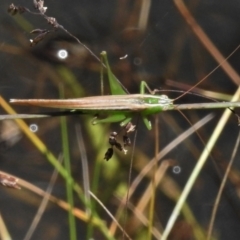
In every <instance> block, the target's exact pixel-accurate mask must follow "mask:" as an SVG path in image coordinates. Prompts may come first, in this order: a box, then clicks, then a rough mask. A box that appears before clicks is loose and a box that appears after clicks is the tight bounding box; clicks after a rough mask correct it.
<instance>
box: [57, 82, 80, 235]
mask: <svg viewBox="0 0 240 240" xmlns="http://www.w3.org/2000/svg"><path fill="white" fill-rule="evenodd" d="M60 95H61V97H63V95H64V93H63V87H60ZM61 134H62V149H63V162H64V166H65V169H66V171H67V174H68V176H67V178H65V182H66V191H67V201H68V203H69V206H70V208H69V210H68V222H69V238H70V239H71V240H77V231H76V221H75V217H74V214H73V208H74V200H73V191H74V189H73V179H72V177H71V176H72V174H71V162H70V154H69V142H68V131H67V121H66V117H61Z"/></svg>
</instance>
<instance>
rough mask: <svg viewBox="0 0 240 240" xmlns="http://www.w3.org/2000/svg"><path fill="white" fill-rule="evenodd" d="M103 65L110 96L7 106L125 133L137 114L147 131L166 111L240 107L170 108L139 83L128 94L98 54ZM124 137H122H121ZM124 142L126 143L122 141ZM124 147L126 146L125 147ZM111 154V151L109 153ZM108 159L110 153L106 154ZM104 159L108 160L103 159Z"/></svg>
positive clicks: (200, 105) (28, 101)
mask: <svg viewBox="0 0 240 240" xmlns="http://www.w3.org/2000/svg"><path fill="white" fill-rule="evenodd" d="M101 55H102V57H103V60H104V63H105V64H106V68H107V74H108V80H109V85H110V89H111V93H112V95H105V96H92V97H83V98H75V99H60V100H56V99H11V100H10V103H13V104H18V105H34V106H40V107H49V108H60V109H65V110H68V111H67V112H63V113H68V114H92V115H95V116H96V117H95V118H94V119H93V121H92V123H93V124H98V123H112V122H120V126H122V127H124V126H128V129H127V130H126V132H129V131H131V130H133V129H134V127H132V126H130V127H129V125H128V124H129V123H130V122H131V120H132V118H133V117H134V115H136V114H139V115H140V116H141V117H142V119H143V122H144V124H145V126H146V127H147V129H148V130H151V128H152V126H151V122H150V121H149V119H148V117H149V116H150V115H153V114H156V113H159V112H162V111H169V110H177V109H178V110H190V109H203V108H227V107H228V108H229V107H240V102H212V103H193V104H174V103H173V102H174V99H170V98H168V96H166V95H154V94H155V92H156V91H151V90H150V88H149V87H148V85H147V83H146V82H144V81H142V82H141V85H140V94H128V93H127V92H126V91H125V90H124V89H123V87H122V86H121V84H120V83H119V81H118V80H117V79H116V77H115V76H114V74H113V73H112V71H111V68H110V66H109V63H108V59H107V54H106V52H102V53H101ZM146 89H147V90H148V91H149V92H150V94H146V93H145V90H146ZM63 113H59V114H56V113H55V114H54V113H53V114H46V115H42V114H41V115H36V114H33V115H29V114H17V115H2V116H0V120H3V119H15V118H35V117H37V118H38V117H50V116H56V115H58V116H60V115H63ZM101 113H104V114H105V115H107V117H106V118H103V119H98V117H97V116H98V114H101ZM115 136H116V134H115V133H114V134H112V135H111V137H110V138H111V139H112V141H113V142H114V143H113V142H112V143H110V144H111V145H112V146H113V145H115V146H116V147H117V148H119V149H121V150H123V148H122V147H121V146H118V143H117V142H115ZM125 137H126V136H125ZM109 141H110V140H109ZM126 141H128V140H126ZM126 145H127V144H126ZM111 151H112V150H111ZM109 155H110V156H111V155H112V153H111V152H110V153H109ZM107 159H108V157H107Z"/></svg>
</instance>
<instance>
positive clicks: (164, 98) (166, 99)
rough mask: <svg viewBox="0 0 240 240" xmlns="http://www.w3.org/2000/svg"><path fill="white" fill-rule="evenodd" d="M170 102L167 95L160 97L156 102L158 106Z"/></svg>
mask: <svg viewBox="0 0 240 240" xmlns="http://www.w3.org/2000/svg"><path fill="white" fill-rule="evenodd" d="M171 102H172V100H171V99H170V98H169V97H168V96H167V95H161V96H160V98H159V100H158V103H159V104H169V103H171Z"/></svg>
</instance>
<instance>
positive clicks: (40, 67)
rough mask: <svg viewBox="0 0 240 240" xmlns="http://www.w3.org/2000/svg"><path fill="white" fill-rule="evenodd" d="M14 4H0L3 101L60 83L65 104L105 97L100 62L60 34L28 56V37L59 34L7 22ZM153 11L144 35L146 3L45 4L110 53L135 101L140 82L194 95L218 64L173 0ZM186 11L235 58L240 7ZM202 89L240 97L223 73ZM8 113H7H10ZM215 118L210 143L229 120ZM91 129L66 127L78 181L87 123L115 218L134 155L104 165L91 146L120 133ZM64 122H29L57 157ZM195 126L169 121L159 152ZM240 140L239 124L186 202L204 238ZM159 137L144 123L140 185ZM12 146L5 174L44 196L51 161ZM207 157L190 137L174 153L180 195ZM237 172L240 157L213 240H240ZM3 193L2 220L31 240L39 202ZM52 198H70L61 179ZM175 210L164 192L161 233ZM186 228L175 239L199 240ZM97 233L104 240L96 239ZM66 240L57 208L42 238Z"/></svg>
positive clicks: (53, 92)
mask: <svg viewBox="0 0 240 240" xmlns="http://www.w3.org/2000/svg"><path fill="white" fill-rule="evenodd" d="M143 2H144V1H143ZM11 3H12V2H10V1H6V0H5V1H2V2H1V5H0V6H1V7H0V11H1V12H0V18H1V27H0V29H1V34H0V51H1V54H0V76H1V78H0V83H1V85H0V93H1V95H2V96H3V97H4V98H5V99H6V100H8V99H10V98H53V99H54V98H56V99H57V98H59V90H58V88H59V85H60V84H62V85H63V86H64V88H65V96H66V98H71V97H82V96H91V95H99V94H100V81H99V80H100V73H99V72H100V64H99V62H98V61H96V59H95V58H94V57H93V56H91V55H90V54H89V52H87V51H86V50H84V49H83V47H82V46H81V45H79V44H78V43H76V41H75V40H74V39H73V38H71V37H70V36H68V35H67V34H66V33H64V32H63V31H61V30H58V31H56V32H52V33H50V34H49V35H47V36H46V37H45V38H44V39H43V40H42V41H41V42H39V43H38V44H37V45H36V46H34V47H30V42H29V39H30V38H33V35H31V34H30V31H31V30H33V29H35V28H44V29H45V28H48V29H50V28H51V27H50V26H49V25H47V23H46V21H45V20H44V19H42V18H41V17H40V16H34V15H31V14H28V13H24V14H23V15H21V16H19V15H17V16H14V17H12V16H11V15H9V14H8V13H7V9H8V6H9V5H10V4H11ZM150 3H151V6H150V10H149V12H148V11H147V10H146V9H145V13H146V14H147V15H146V20H145V21H143V22H144V24H145V26H142V25H140V24H139V19H140V12H141V10H142V8H143V5H142V4H143V3H142V2H141V1H124V0H123V1H120V0H119V1H117V0H115V1H100V0H99V1H90V0H88V1H84V0H81V1H53V0H49V1H45V5H46V6H47V7H48V10H47V14H48V15H49V16H53V17H55V18H56V19H57V21H58V22H59V24H61V25H63V26H64V27H65V28H66V29H67V30H68V31H69V32H71V33H72V34H74V35H75V36H77V37H78V38H79V39H80V40H81V41H82V42H83V43H84V44H86V45H87V46H88V47H89V48H90V49H91V50H92V51H93V52H94V53H95V54H96V55H97V56H99V54H100V52H101V51H102V50H105V51H107V53H108V57H109V61H110V66H111V67H112V70H113V72H114V73H115V75H116V76H117V77H118V79H120V81H121V82H122V84H123V85H124V86H125V87H126V88H127V89H128V91H129V92H130V93H138V92H139V85H140V81H141V80H145V81H146V82H147V83H148V84H149V86H150V87H151V88H152V89H154V88H158V89H176V88H175V87H172V86H168V85H167V84H166V80H167V79H171V80H174V81H176V82H177V83H178V82H179V83H186V84H189V85H190V86H193V85H194V84H195V83H197V82H198V81H199V80H200V79H201V78H203V77H204V76H205V75H206V74H208V73H209V72H210V71H211V70H212V69H213V68H214V67H216V66H217V63H216V61H215V60H214V59H213V57H212V56H211V54H210V53H209V52H208V51H207V50H206V49H205V48H204V47H203V45H202V44H201V43H200V41H199V39H198V38H197V37H196V36H195V35H194V34H193V32H192V30H191V29H190V28H189V26H188V25H187V23H186V21H185V19H184V18H183V17H182V15H181V14H180V13H179V11H178V10H177V8H176V6H175V5H174V3H173V2H172V1H169V0H159V1H157V0H153V1H150ZM14 4H15V5H18V6H19V5H21V6H25V7H27V8H29V9H31V10H33V11H34V9H33V6H32V2H31V1H17V2H14ZM186 5H187V6H188V8H189V9H190V11H191V13H192V14H193V16H194V18H195V20H196V21H197V22H198V24H199V25H200V26H201V27H202V28H203V30H204V31H205V33H206V34H207V35H208V37H209V38H210V39H211V40H212V42H213V43H214V44H215V46H216V47H217V48H218V49H219V51H220V52H221V53H222V54H223V55H224V56H228V55H229V54H230V53H231V52H232V51H233V50H234V49H235V48H236V47H237V45H238V44H239V43H240V31H239V29H240V24H239V23H240V14H239V12H240V3H239V1H237V0H231V1H224V0H221V1H216V0H212V1H209V0H206V1H203V0H202V1H186ZM61 48H65V49H67V50H68V51H69V57H68V59H66V61H61V60H59V59H58V58H57V57H56V53H57V51H58V50H59V49H61ZM126 54H127V55H128V57H127V58H126V59H123V60H120V57H123V56H125V55H126ZM229 62H230V63H231V65H232V66H233V67H234V68H235V70H236V71H239V63H240V54H239V51H238V52H236V53H235V54H234V55H233V56H232V57H231V58H230V60H229ZM66 74H68V75H66ZM70 74H71V75H72V76H73V77H72V79H75V80H76V82H77V85H76V87H75V86H74V85H73V84H69V83H68V82H67V80H66V78H67V76H68V77H69V76H70ZM64 76H66V77H65V78H64ZM200 87H201V88H203V89H206V90H209V91H216V92H222V93H227V94H230V95H231V94H233V93H234V91H235V90H236V89H237V86H236V85H235V83H233V81H232V80H231V79H230V78H229V77H228V76H227V75H226V74H225V73H224V72H223V70H222V69H221V68H220V69H218V70H216V71H215V72H214V73H213V74H212V75H211V76H210V77H209V78H208V79H207V80H205V82H203V83H202V84H201V86H200ZM105 92H106V93H109V90H108V89H107V88H106V90H105ZM167 94H168V95H169V96H170V97H172V98H174V97H176V96H178V95H179V93H177V94H176V93H175V94H174V93H167ZM198 101H199V102H201V101H203V100H202V99H201V98H198V97H194V96H187V97H184V98H183V99H181V100H179V102H180V103H181V102H198ZM15 109H16V110H17V111H18V112H23V113H29V112H40V111H41V109H40V108H36V107H32V108H29V107H15ZM0 111H1V113H4V111H3V110H2V109H0ZM208 112H210V111H201V110H200V111H189V112H186V115H187V117H188V118H189V119H190V121H191V122H192V123H194V122H196V121H197V120H198V119H200V118H201V117H203V116H205V115H206V114H207V113H208ZM212 112H214V113H215V115H216V117H215V118H214V120H213V121H211V122H210V123H209V124H207V126H205V127H204V128H202V129H201V130H200V133H201V136H202V137H203V139H204V141H205V142H206V141H207V139H208V137H209V136H210V135H211V132H212V130H213V128H214V126H215V125H216V123H217V120H218V118H219V116H220V114H221V112H222V111H221V110H213V111H212ZM84 120H86V118H85V117H81V116H80V117H69V118H68V124H69V142H70V148H71V162H72V171H73V176H74V178H75V179H76V181H77V182H79V184H80V185H82V173H81V163H80V153H79V149H78V144H77V138H76V130H75V127H74V126H75V125H76V124H79V123H80V124H81V126H82V129H83V139H84V143H85V146H86V151H87V156H88V163H89V171H90V181H91V178H93V177H94V176H93V173H94V170H93V169H94V164H95V163H96V161H100V160H101V161H102V164H103V166H102V167H103V170H102V174H101V177H100V180H99V194H96V195H98V197H99V198H100V199H105V200H106V201H105V202H104V203H105V204H106V205H107V206H108V207H109V209H110V210H112V211H113V212H114V211H115V208H116V207H117V206H116V205H117V204H116V200H114V197H113V192H114V189H116V188H118V187H119V185H120V184H121V183H125V184H126V182H127V179H128V172H129V165H130V163H129V162H130V154H129V155H123V154H121V153H120V154H116V155H118V157H119V160H116V159H115V158H114V159H112V162H111V161H109V162H105V161H103V160H102V159H101V156H103V155H102V152H103V154H104V151H105V149H106V145H104V146H103V147H101V146H93V143H92V141H93V139H94V138H98V139H99V138H100V139H102V140H100V141H102V142H103V144H104V143H107V139H108V133H109V131H111V130H115V128H118V125H112V126H109V128H110V129H111V130H109V129H107V128H108V127H106V126H103V127H104V129H105V130H106V129H107V130H106V134H103V136H101V134H102V133H100V132H99V133H98V132H97V130H96V131H95V132H94V129H95V127H94V126H93V127H92V126H90V127H88V128H90V129H92V130H88V128H87V127H86V125H87V124H88V125H89V122H90V119H87V122H86V123H85V121H84ZM59 122H60V121H59V119H57V118H54V119H38V120H28V121H27V123H28V124H32V123H36V124H38V127H39V130H38V132H37V135H38V136H39V137H40V138H41V139H42V140H43V141H44V143H45V144H46V145H47V147H48V148H49V150H51V151H52V152H53V153H54V154H55V155H56V156H58V155H59V154H60V153H61V152H62V143H61V132H60V126H59ZM188 127H189V123H187V122H186V120H185V119H183V117H182V116H181V115H180V114H179V113H178V112H177V111H176V112H170V113H163V114H161V115H160V133H159V135H160V148H163V147H164V146H165V145H166V144H168V143H169V142H170V141H171V140H173V139H174V138H175V137H176V136H177V135H178V134H180V133H181V132H182V131H184V130H185V129H187V128H188ZM96 129H97V127H96ZM2 131H3V130H2ZM89 131H92V132H89ZM238 131H239V129H238V126H237V120H236V118H235V117H234V116H232V118H231V119H230V121H229V123H228V124H227V126H226V128H225V129H224V132H223V134H222V135H221V137H220V139H219V141H218V143H217V146H216V147H215V148H214V151H213V154H212V155H213V160H209V162H208V163H207V164H206V166H205V168H204V170H203V172H202V173H201V175H200V177H199V178H198V181H197V183H196V184H195V185H196V186H195V188H194V189H193V190H192V192H191V194H190V196H189V198H188V204H189V206H190V208H191V210H192V211H193V214H194V216H195V218H196V219H197V222H198V223H199V224H200V225H201V226H202V228H203V229H207V226H208V224H209V220H210V216H211V211H212V207H213V204H214V200H215V197H216V194H217V191H218V190H219V185H220V182H221V178H222V175H223V173H224V172H225V169H226V165H227V163H228V162H229V160H230V156H231V152H232V149H233V146H234V144H235V141H236V137H237V133H238ZM154 134H155V132H154V130H152V131H151V132H149V131H147V130H146V129H145V126H144V125H143V124H142V122H141V121H140V122H139V128H138V134H137V143H136V148H137V149H136V155H135V158H134V162H135V163H134V171H133V176H136V175H137V174H138V172H139V168H138V167H137V164H140V165H141V163H143V162H144V161H143V160H142V159H141V157H139V156H142V155H137V152H140V153H141V154H144V156H145V157H146V158H147V161H149V160H150V159H151V158H152V157H153V156H154V147H155V141H154ZM190 144H192V145H190ZM9 145H10V144H9V143H8V142H4V141H3V140H2V142H1V146H2V147H1V148H2V151H1V153H0V160H1V161H0V164H1V165H0V168H1V170H2V171H6V172H8V173H10V174H13V175H16V176H18V177H19V178H22V179H24V180H27V181H29V182H31V183H33V184H35V185H37V186H38V187H40V188H42V189H46V187H47V185H48V183H49V179H50V176H51V174H52V171H53V168H52V166H51V165H50V164H49V163H48V162H47V161H46V159H45V157H44V156H43V155H41V154H40V153H39V152H38V151H37V150H36V149H35V147H34V146H33V145H32V143H31V142H29V140H28V139H27V138H26V137H25V136H23V137H22V138H21V140H19V141H18V142H16V143H15V144H14V145H11V146H9ZM193 147H194V148H193ZM99 148H100V150H99ZM202 149H203V144H202V143H201V141H200V140H199V138H198V137H197V136H192V137H191V138H189V139H188V142H186V143H183V144H181V145H179V146H177V147H175V148H174V150H173V151H171V152H170V153H169V154H168V155H167V156H166V157H165V158H166V159H171V160H173V161H174V163H175V164H176V165H177V166H180V167H181V172H180V173H179V174H174V173H173V169H172V168H169V170H168V172H167V174H168V175H167V176H168V177H170V178H171V179H172V180H173V181H175V182H176V183H177V184H179V186H180V188H183V186H184V184H185V183H186V181H187V179H188V177H189V174H190V173H191V171H192V169H193V167H194V165H195V163H196V160H197V159H198V156H199V155H200V152H201V150H202ZM140 150H141V151H140ZM190 150H191V151H190ZM100 152H101V153H100ZM211 161H215V162H216V164H217V165H218V167H219V169H220V177H219V175H218V174H217V171H216V169H215V167H214V166H213V164H212V163H211ZM114 164H115V165H114ZM111 165H114V166H115V167H113V169H114V171H113V170H110V172H109V171H108V168H110V166H111ZM239 166H240V165H239V155H238V156H237V158H236V161H235V163H234V166H233V172H232V173H231V177H230V178H229V182H228V184H227V185H226V188H225V189H226V190H225V192H224V194H223V197H222V200H221V202H220V206H219V208H218V214H217V217H216V221H215V225H214V236H215V239H239V237H240V229H239V216H240V205H239V186H238V185H239V170H238V169H239ZM148 182H149V180H148V179H145V180H144V183H143V186H142V187H144V186H145V185H146V184H147V183H148ZM0 191H1V194H0V203H1V204H0V206H1V216H2V217H3V219H4V221H5V224H6V226H7V228H8V230H9V232H10V234H11V236H12V239H23V238H24V235H25V234H26V232H27V229H28V227H29V225H30V224H31V221H32V218H33V216H34V214H35V212H36V210H37V207H38V205H39V203H40V201H41V198H40V197H38V196H36V195H35V194H34V193H31V192H29V191H28V190H25V189H24V188H23V189H22V190H21V191H14V190H12V189H6V188H1V189H0ZM142 191H143V190H142V189H141V188H139V190H138V192H137V193H136V194H135V196H134V197H133V200H132V201H133V202H137V201H138V200H139V198H140V197H141V193H142ZM53 194H54V195H55V196H58V197H60V198H65V183H64V181H63V180H62V178H61V177H59V178H58V180H57V183H56V185H55V187H54V191H53ZM76 199H77V198H76ZM76 205H77V206H78V207H79V208H82V206H81V204H80V203H79V200H76ZM174 205H175V201H174V200H173V199H171V198H170V197H169V195H168V193H166V190H165V191H164V190H163V189H162V190H161V189H159V191H158V193H157V204H156V221H158V222H159V225H161V226H163V227H164V226H165V224H166V222H167V220H168V218H169V216H170V213H171V211H172V208H173V206H174ZM99 211H100V213H101V214H102V219H103V220H105V221H107V222H108V221H110V220H109V217H107V216H106V214H105V213H104V212H103V210H101V209H100V210H99ZM77 224H78V231H79V232H78V236H79V239H84V236H85V229H86V223H85V222H83V221H82V220H78V221H77ZM128 224H129V225H130V226H131V224H132V223H131V222H128ZM188 227H189V226H188V224H187V223H186V222H185V219H184V218H183V217H180V219H179V220H178V223H177V225H176V228H175V229H174V231H173V233H172V235H171V237H170V238H169V239H195V238H194V237H193V236H192V234H191V231H192V230H189V228H188ZM186 229H188V231H187V232H188V233H186ZM95 234H96V235H95V237H96V239H104V237H103V236H102V235H101V234H100V233H99V232H98V231H96V233H95ZM131 234H132V237H133V239H138V238H137V230H135V231H132V233H131ZM135 234H136V235H135ZM80 236H81V237H80ZM120 236H121V235H120ZM67 238H68V222H67V213H66V212H65V211H63V210H61V209H59V208H58V207H57V206H55V205H53V204H49V206H48V207H47V209H46V211H45V213H44V215H43V218H42V220H41V222H40V224H39V226H38V227H37V229H36V232H35V233H34V239H67Z"/></svg>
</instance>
